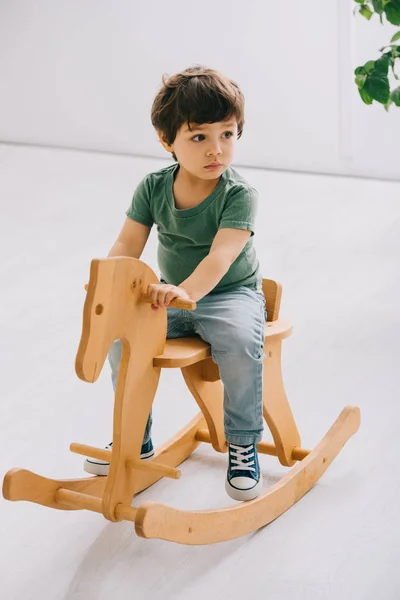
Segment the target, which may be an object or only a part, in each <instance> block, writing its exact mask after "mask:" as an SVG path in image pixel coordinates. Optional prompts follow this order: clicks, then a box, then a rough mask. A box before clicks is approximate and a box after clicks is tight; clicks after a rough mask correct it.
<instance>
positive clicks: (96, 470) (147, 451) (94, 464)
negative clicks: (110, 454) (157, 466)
mask: <svg viewBox="0 0 400 600" xmlns="http://www.w3.org/2000/svg"><path fill="white" fill-rule="evenodd" d="M105 449H106V450H111V449H112V442H111V443H110V444H108V445H107V446H106V448H105ZM153 456H154V448H153V443H152V441H151V439H150V440H149V441H148V442H146V443H145V444H142V450H141V452H140V458H141V459H142V460H149V459H150V458H152V457H153ZM109 466H110V463H109V462H106V461H104V460H99V459H97V458H87V459H86V460H85V462H84V464H83V470H84V471H86V473H90V474H91V475H103V476H105V475H108V468H109Z"/></svg>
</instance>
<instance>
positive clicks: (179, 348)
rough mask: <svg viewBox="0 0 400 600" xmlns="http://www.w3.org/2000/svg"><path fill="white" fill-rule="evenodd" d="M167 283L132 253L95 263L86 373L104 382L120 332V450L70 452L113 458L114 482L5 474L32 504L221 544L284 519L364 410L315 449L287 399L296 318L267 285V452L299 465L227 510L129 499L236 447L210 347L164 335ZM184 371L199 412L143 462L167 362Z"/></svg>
mask: <svg viewBox="0 0 400 600" xmlns="http://www.w3.org/2000/svg"><path fill="white" fill-rule="evenodd" d="M152 283H158V279H157V277H156V275H155V273H154V272H153V271H152V269H151V268H150V267H148V266H147V265H146V264H144V263H143V262H142V261H140V260H136V259H134V258H125V257H118V258H107V259H104V260H93V261H92V262H91V269H90V281H89V284H88V286H87V295H86V301H85V305H84V311H83V329H82V337H81V341H80V345H79V349H78V353H77V357H76V373H77V375H78V377H80V379H82V380H84V381H88V382H94V381H96V379H97V378H98V376H99V374H100V372H101V370H102V367H103V365H104V362H105V359H106V357H107V354H108V351H109V349H110V347H111V344H112V343H113V342H114V340H116V339H120V340H121V342H122V346H123V353H122V359H121V365H120V371H119V378H118V383H117V389H116V394H115V405H114V423H113V447H112V451H110V450H103V449H97V448H92V447H90V446H85V445H82V444H71V447H70V449H71V451H72V452H76V453H78V454H82V455H84V456H89V457H92V458H96V459H100V460H106V461H109V462H110V468H109V474H108V476H107V477H96V476H94V477H87V478H82V479H73V480H54V479H47V478H44V477H41V476H39V475H36V474H35V473H32V472H30V471H27V470H24V469H12V470H10V471H9V472H8V473H7V474H6V475H5V478H4V483H3V495H4V497H5V498H6V499H8V500H26V501H29V502H36V503H38V504H42V505H44V506H49V507H51V508H57V509H61V510H71V509H72V510H73V509H86V510H92V511H95V512H98V513H102V514H103V515H104V517H105V518H106V519H109V520H110V521H121V520H123V519H126V520H129V521H133V522H134V523H135V530H136V533H137V534H138V535H139V536H141V537H145V538H161V539H163V540H170V541H174V542H179V543H182V544H212V543H215V542H221V541H224V540H229V539H233V538H236V537H239V536H242V535H245V534H247V533H249V532H251V531H254V530H256V529H258V528H260V527H262V526H264V525H266V524H268V523H270V522H271V521H273V520H274V519H276V518H277V517H278V516H280V515H281V514H282V513H283V512H285V511H286V510H287V509H288V508H290V507H291V506H292V505H293V504H294V503H295V502H297V500H299V499H300V498H302V496H304V494H306V493H307V492H308V491H309V490H310V488H311V487H312V486H313V485H314V484H315V483H316V481H318V479H319V478H320V477H321V475H322V474H323V473H324V472H325V471H326V469H327V468H328V467H329V465H330V464H331V462H332V461H333V459H334V458H335V457H336V455H337V454H338V453H339V452H340V450H341V449H342V447H343V446H344V444H345V443H346V442H347V440H348V439H349V438H350V437H351V436H352V435H353V434H354V433H355V432H356V431H357V429H358V427H359V424H360V411H359V409H358V408H357V407H352V406H347V407H346V408H344V410H343V411H342V412H341V414H340V415H339V417H338V419H337V420H336V422H335V423H334V424H333V425H332V427H331V428H330V430H329V431H328V433H327V434H326V435H325V437H324V438H323V439H322V440H321V442H320V443H319V444H318V445H317V446H316V448H315V449H314V450H312V451H309V450H305V449H303V448H302V447H301V446H300V437H299V434H298V431H297V427H296V424H295V422H294V419H293V415H292V412H291V409H290V406H289V404H288V401H287V399H286V395H285V391H284V386H283V381H282V375H281V346H282V340H283V339H285V338H286V337H288V336H289V335H290V334H291V333H292V327H291V325H290V324H289V323H288V322H287V321H285V320H283V319H279V307H280V300H281V293H282V292H281V286H280V284H278V283H275V282H274V281H270V280H268V279H264V280H263V291H264V295H265V298H266V302H267V312H268V321H267V323H266V327H265V347H264V352H265V359H264V389H263V411H264V417H265V420H266V422H267V424H268V426H269V428H270V430H271V433H272V436H273V440H274V444H270V443H266V442H261V443H260V444H259V445H258V451H259V452H260V453H261V454H270V455H273V456H277V457H278V460H279V461H280V463H281V464H282V465H285V466H287V467H292V466H293V465H294V466H293V467H292V469H291V470H290V471H289V472H288V473H287V474H286V475H285V476H284V477H283V478H282V479H281V480H280V481H279V482H278V483H276V484H275V485H273V486H271V487H270V488H268V489H265V490H264V491H263V493H262V494H261V495H260V496H259V497H258V498H256V499H254V500H251V501H249V502H242V503H238V504H237V505H236V506H229V507H227V508H222V509H219V510H206V511H203V510H202V511H196V510H195V511H182V510H176V509H174V508H171V507H169V506H165V505H162V504H157V503H153V502H145V503H144V504H143V505H141V506H139V507H134V506H131V501H132V496H133V495H134V494H136V493H138V492H140V491H141V490H143V489H145V488H147V487H149V486H150V485H152V484H153V483H155V482H156V481H157V480H159V479H160V478H161V477H163V476H166V477H170V478H173V479H179V477H180V471H179V470H178V469H177V466H178V465H179V464H180V463H182V462H183V461H184V460H185V459H186V458H187V457H188V456H190V454H192V452H193V451H194V450H195V449H196V448H197V447H198V446H199V444H200V443H201V442H205V443H210V444H212V446H213V448H214V449H215V450H216V451H217V452H226V450H227V444H226V440H225V438H224V427H223V386H222V385H221V382H220V378H219V371H218V366H217V365H216V364H215V363H214V362H213V360H212V358H211V352H210V346H209V344H207V343H205V342H204V341H203V340H201V339H200V338H178V339H169V340H166V333H167V312H166V310H163V309H161V310H158V311H154V310H152V309H151V306H150V299H149V298H148V297H147V295H146V291H147V288H148V286H149V284H152ZM170 306H171V307H177V308H183V309H187V310H194V309H195V308H196V304H195V303H194V302H191V301H186V300H176V301H174V302H172V303H171V304H170ZM174 367H179V368H180V369H181V371H182V374H183V377H184V379H185V382H186V384H187V386H188V388H189V390H190V392H191V393H192V395H193V396H194V398H195V400H196V402H197V403H198V405H199V407H200V410H201V412H200V413H199V414H198V416H196V417H195V418H194V419H193V420H192V421H191V422H190V423H189V424H188V425H187V426H186V427H185V428H183V429H182V430H181V431H179V433H177V435H176V436H175V437H173V438H172V439H171V440H169V441H168V442H167V443H166V444H164V445H163V446H161V447H160V448H158V450H157V451H156V453H155V456H154V458H153V459H152V460H149V461H142V460H140V458H139V457H140V449H141V444H142V439H143V434H144V430H145V425H146V421H147V417H148V415H149V413H150V409H151V406H152V402H153V399H154V396H155V393H156V390H157V386H158V382H159V378H160V372H161V368H174Z"/></svg>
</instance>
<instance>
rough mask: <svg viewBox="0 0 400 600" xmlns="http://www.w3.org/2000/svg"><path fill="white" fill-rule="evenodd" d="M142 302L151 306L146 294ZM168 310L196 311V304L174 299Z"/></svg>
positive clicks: (182, 299) (190, 301) (86, 285)
mask: <svg viewBox="0 0 400 600" xmlns="http://www.w3.org/2000/svg"><path fill="white" fill-rule="evenodd" d="M88 285H89V284H88V283H86V284H85V290H86V291H87V290H88ZM142 301H143V302H146V304H151V298H150V297H149V296H147V294H143V296H142ZM168 306H169V307H170V308H182V309H183V310H196V306H197V305H196V302H193V300H185V299H184V298H176V299H175V300H172V302H170V303H169V304H168Z"/></svg>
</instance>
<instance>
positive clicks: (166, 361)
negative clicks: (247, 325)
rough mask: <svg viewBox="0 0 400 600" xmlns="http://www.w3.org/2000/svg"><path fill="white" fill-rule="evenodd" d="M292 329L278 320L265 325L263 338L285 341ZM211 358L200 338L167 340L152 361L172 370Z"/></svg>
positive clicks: (206, 346) (156, 364)
mask: <svg viewBox="0 0 400 600" xmlns="http://www.w3.org/2000/svg"><path fill="white" fill-rule="evenodd" d="M292 331H293V328H292V326H291V324H290V323H289V322H288V321H287V320H285V319H278V320H276V321H274V322H272V323H270V322H267V323H266V324H265V338H266V341H267V338H268V339H271V338H274V337H279V338H280V339H282V340H283V339H285V338H287V337H289V335H291V333H292ZM210 357H211V347H210V344H208V343H207V342H205V341H203V340H202V339H200V338H195V337H187V338H173V339H169V340H168V339H167V340H166V343H165V347H164V352H163V353H162V354H159V355H158V356H155V357H154V359H153V366H154V367H163V368H167V369H168V368H169V369H172V368H174V367H187V366H189V365H194V364H195V363H197V362H200V361H202V360H205V359H206V358H210Z"/></svg>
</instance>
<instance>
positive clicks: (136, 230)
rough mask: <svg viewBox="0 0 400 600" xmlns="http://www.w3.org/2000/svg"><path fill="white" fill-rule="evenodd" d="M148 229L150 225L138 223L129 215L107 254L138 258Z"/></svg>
mask: <svg viewBox="0 0 400 600" xmlns="http://www.w3.org/2000/svg"><path fill="white" fill-rule="evenodd" d="M150 231H151V227H147V225H142V223H138V222H137V221H134V220H133V219H131V218H130V217H127V218H126V220H125V223H124V225H123V227H122V229H121V231H120V234H119V236H118V238H117V240H116V242H115V244H114V245H113V247H112V248H111V250H110V252H109V253H108V256H131V257H132V258H140V257H141V255H142V252H143V250H144V247H145V245H146V242H147V240H148V237H149V235H150Z"/></svg>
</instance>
